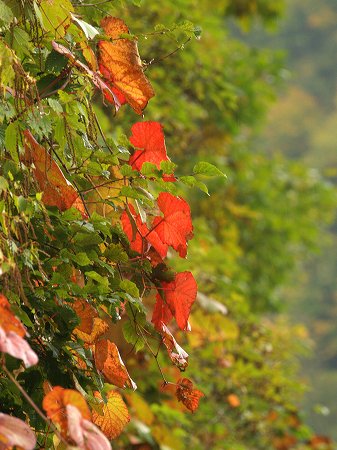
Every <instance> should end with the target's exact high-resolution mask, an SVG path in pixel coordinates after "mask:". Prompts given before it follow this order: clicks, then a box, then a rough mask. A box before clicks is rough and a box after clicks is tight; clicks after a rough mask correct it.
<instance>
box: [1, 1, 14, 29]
mask: <svg viewBox="0 0 337 450" xmlns="http://www.w3.org/2000/svg"><path fill="white" fill-rule="evenodd" d="M13 18H14V16H13V12H12V10H11V9H10V8H9V7H8V6H7V5H6V4H5V3H4V2H3V0H0V25H1V26H3V25H4V26H5V27H6V28H7V26H8V25H9V24H10V23H11V21H12V20H13Z"/></svg>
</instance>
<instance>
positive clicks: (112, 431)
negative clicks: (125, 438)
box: [92, 391, 130, 439]
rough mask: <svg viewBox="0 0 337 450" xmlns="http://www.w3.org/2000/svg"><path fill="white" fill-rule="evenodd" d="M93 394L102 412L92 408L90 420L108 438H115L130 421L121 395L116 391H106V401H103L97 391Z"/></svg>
mask: <svg viewBox="0 0 337 450" xmlns="http://www.w3.org/2000/svg"><path fill="white" fill-rule="evenodd" d="M94 395H95V397H96V399H97V400H98V401H99V402H100V404H101V406H102V414H100V413H98V412H97V410H96V409H94V410H93V411H92V421H93V423H94V424H95V425H97V426H98V427H99V428H100V429H101V430H102V431H103V433H104V434H105V435H106V436H107V437H108V439H115V438H116V437H117V436H119V435H120V434H121V432H122V431H123V429H124V427H125V425H126V424H127V423H128V422H129V421H130V415H129V411H128V409H127V407H126V405H125V403H124V401H123V399H122V397H121V395H120V394H119V393H118V392H116V391H109V392H108V393H107V403H104V402H103V399H102V396H101V394H100V393H99V392H95V393H94Z"/></svg>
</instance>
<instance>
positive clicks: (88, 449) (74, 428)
mask: <svg viewBox="0 0 337 450" xmlns="http://www.w3.org/2000/svg"><path fill="white" fill-rule="evenodd" d="M66 413H67V421H68V434H69V437H70V438H71V439H72V440H73V441H74V442H75V443H76V446H77V447H78V448H79V449H81V450H111V445H110V442H109V441H108V439H107V437H106V436H105V435H104V434H103V433H102V432H101V431H100V430H99V429H98V428H97V427H96V425H94V424H93V423H92V422H90V421H89V420H87V419H84V418H83V417H82V415H81V413H80V411H79V410H78V409H77V408H76V406H73V405H70V404H69V405H67V406H66Z"/></svg>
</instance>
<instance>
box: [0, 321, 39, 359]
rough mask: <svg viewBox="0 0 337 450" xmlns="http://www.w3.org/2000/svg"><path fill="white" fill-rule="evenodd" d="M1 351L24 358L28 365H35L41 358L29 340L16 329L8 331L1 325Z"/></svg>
mask: <svg viewBox="0 0 337 450" xmlns="http://www.w3.org/2000/svg"><path fill="white" fill-rule="evenodd" d="M0 352H4V353H8V354H9V355H11V356H14V358H19V359H22V361H23V362H24V364H25V366H26V367H30V366H34V365H35V364H37V363H38V361H39V358H38V356H37V354H36V353H35V352H34V350H32V348H31V347H30V345H29V344H28V342H27V341H25V340H24V339H23V337H21V336H19V335H18V334H17V333H15V332H14V331H8V332H6V331H5V330H4V329H3V328H2V327H0Z"/></svg>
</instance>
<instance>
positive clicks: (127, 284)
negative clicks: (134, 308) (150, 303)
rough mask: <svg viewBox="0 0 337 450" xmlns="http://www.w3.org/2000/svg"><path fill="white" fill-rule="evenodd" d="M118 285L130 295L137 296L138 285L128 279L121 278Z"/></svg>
mask: <svg viewBox="0 0 337 450" xmlns="http://www.w3.org/2000/svg"><path fill="white" fill-rule="evenodd" d="M119 287H120V288H121V289H122V290H123V291H125V292H126V293H127V294H130V295H131V297H135V298H139V290H138V287H137V286H136V285H135V283H133V282H132V281H130V280H123V281H121V282H120V284H119Z"/></svg>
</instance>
